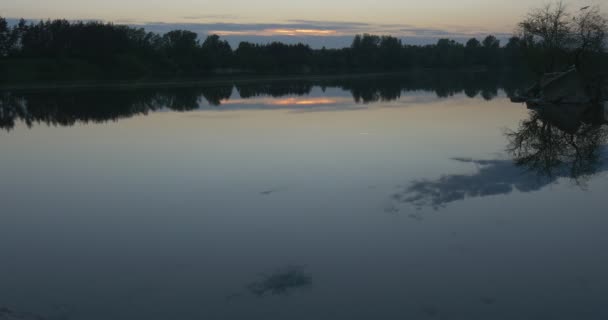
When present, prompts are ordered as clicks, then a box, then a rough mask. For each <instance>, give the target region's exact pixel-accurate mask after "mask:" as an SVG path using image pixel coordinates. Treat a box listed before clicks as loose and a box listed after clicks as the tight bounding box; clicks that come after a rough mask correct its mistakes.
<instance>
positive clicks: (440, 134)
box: [0, 74, 608, 320]
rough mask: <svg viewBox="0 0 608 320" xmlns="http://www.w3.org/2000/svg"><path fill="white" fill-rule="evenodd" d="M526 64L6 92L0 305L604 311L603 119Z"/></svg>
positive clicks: (297, 312) (356, 314)
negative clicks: (537, 84) (519, 93)
mask: <svg viewBox="0 0 608 320" xmlns="http://www.w3.org/2000/svg"><path fill="white" fill-rule="evenodd" d="M524 85H525V83H521V82H518V81H516V80H510V79H507V78H498V79H497V78H496V77H490V76H484V75H479V74H478V75H439V76H427V77H398V78H389V79H379V78H364V79H359V80H354V79H350V80H343V81H338V80H331V81H330V80H326V81H320V82H312V81H299V82H275V83H258V84H249V85H236V86H231V85H225V86H219V87H213V88H172V89H168V88H167V89H146V90H129V91H127V90H104V91H73V92H69V91H60V90H59V91H57V90H56V91H53V92H29V93H28V92H2V93H0V94H1V95H2V100H1V101H2V104H1V105H0V128H1V129H2V131H0V146H1V147H2V156H1V157H0V200H1V202H2V207H1V210H0V259H1V260H0V261H1V263H0V284H1V285H0V319H2V320H4V319H33V318H34V317H35V316H36V315H39V316H41V317H43V319H56V320H59V319H85V320H89V319H95V320H97V319H99V320H101V319H129V320H131V319H152V320H155V319H607V318H608V307H607V306H608V304H607V302H608V250H606V245H607V244H608V232H607V230H608V211H607V210H606V205H607V204H608V202H607V200H606V196H607V195H608V193H607V187H608V174H607V173H606V170H608V165H607V164H606V162H605V161H604V160H606V156H607V155H608V153H607V151H606V150H607V149H606V148H605V147H604V144H605V143H606V142H607V139H606V137H607V136H608V133H607V131H608V129H607V128H606V126H603V125H601V124H599V123H601V122H602V121H603V120H601V119H600V120H597V119H596V118H593V117H592V118H593V119H592V120H591V121H590V120H589V119H590V116H589V115H587V114H585V116H584V117H583V116H582V115H581V114H580V113H579V112H577V111H576V110H574V111H572V110H563V112H562V111H559V112H555V111H551V112H534V111H530V110H528V109H526V107H525V106H524V105H521V104H513V103H511V102H510V101H509V99H508V97H507V95H508V94H509V93H511V92H513V91H514V90H515V89H516V88H518V87H520V86H524ZM2 308H4V309H2Z"/></svg>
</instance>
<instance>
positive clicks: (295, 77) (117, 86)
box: [0, 68, 512, 91]
mask: <svg viewBox="0 0 608 320" xmlns="http://www.w3.org/2000/svg"><path fill="white" fill-rule="evenodd" d="M488 72H507V73H508V72H512V71H490V70H487V69H481V68H476V69H458V70H447V69H413V70H409V71H395V72H361V73H339V74H316V75H302V74H292V75H232V76H228V75H217V76H211V77H207V78H171V79H143V80H117V81H110V80H101V81H94V80H85V81H53V82H18V83H7V84H0V91H48V90H85V89H96V90H103V89H107V90H121V89H122V90H128V89H145V88H175V87H213V86H224V85H230V84H255V83H260V82H281V81H329V80H338V79H344V80H349V79H365V78H376V77H399V76H411V75H415V74H421V73H427V74H428V73H450V74H458V73H463V74H465V73H466V74H475V73H479V74H483V73H488Z"/></svg>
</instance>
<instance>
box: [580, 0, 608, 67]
mask: <svg viewBox="0 0 608 320" xmlns="http://www.w3.org/2000/svg"><path fill="white" fill-rule="evenodd" d="M579 12H580V13H579V15H578V16H575V17H574V18H573V20H572V24H571V32H572V39H573V42H574V47H575V62H576V64H579V63H580V59H581V58H582V57H583V55H584V54H586V53H599V52H604V51H605V50H606V46H607V44H608V43H607V42H608V41H607V39H608V38H607V37H608V18H606V16H604V15H602V13H601V11H600V8H599V6H594V7H584V8H582V9H580V11H579Z"/></svg>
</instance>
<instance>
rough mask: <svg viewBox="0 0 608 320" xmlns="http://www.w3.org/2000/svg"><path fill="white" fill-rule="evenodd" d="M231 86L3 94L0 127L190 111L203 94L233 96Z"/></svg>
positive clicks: (212, 99)
mask: <svg viewBox="0 0 608 320" xmlns="http://www.w3.org/2000/svg"><path fill="white" fill-rule="evenodd" d="M231 93H232V86H231V85H230V86H223V87H214V88H165V89H141V90H102V91H84V90H83V91H69V92H66V91H56V92H32V93H11V92H4V93H0V128H2V129H11V128H13V127H14V126H15V122H16V121H17V120H21V121H23V122H24V123H25V124H26V125H27V126H28V127H31V126H33V125H34V124H35V123H44V124H46V125H53V126H72V125H74V124H75V123H78V122H80V123H89V122H93V123H99V122H106V121H116V120H118V119H121V118H129V117H132V116H134V115H139V114H147V113H148V112H151V111H157V110H161V109H163V108H166V109H171V110H175V111H189V110H195V109H198V108H199V107H200V99H201V96H202V97H205V98H206V99H207V100H208V101H209V104H211V105H219V103H220V101H221V100H223V99H228V98H230V95H231Z"/></svg>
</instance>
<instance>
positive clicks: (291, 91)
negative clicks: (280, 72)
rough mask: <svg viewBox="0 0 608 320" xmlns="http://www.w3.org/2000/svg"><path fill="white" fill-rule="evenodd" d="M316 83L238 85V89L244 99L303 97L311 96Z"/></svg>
mask: <svg viewBox="0 0 608 320" xmlns="http://www.w3.org/2000/svg"><path fill="white" fill-rule="evenodd" d="M313 86H314V83H313V82H312V81H303V80H300V81H297V80H296V81H287V82H267V83H260V84H245V85H242V84H237V85H236V89H237V91H238V92H239V95H240V96H241V98H243V99H247V98H253V97H259V96H271V97H274V98H278V97H283V96H287V95H298V96H303V95H307V94H310V92H311V90H312V88H313Z"/></svg>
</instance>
